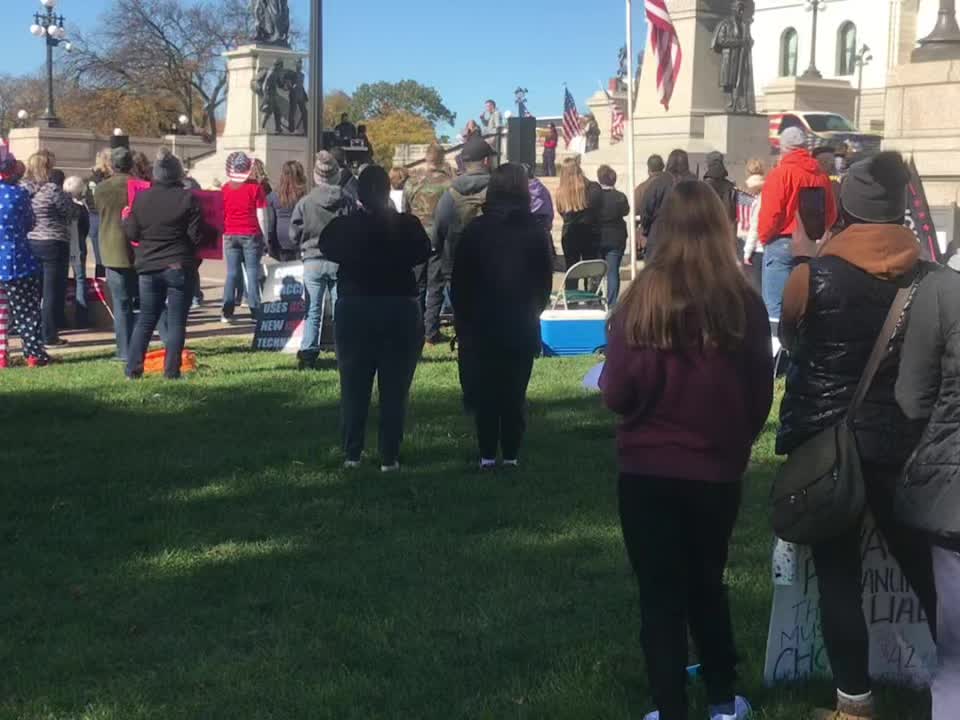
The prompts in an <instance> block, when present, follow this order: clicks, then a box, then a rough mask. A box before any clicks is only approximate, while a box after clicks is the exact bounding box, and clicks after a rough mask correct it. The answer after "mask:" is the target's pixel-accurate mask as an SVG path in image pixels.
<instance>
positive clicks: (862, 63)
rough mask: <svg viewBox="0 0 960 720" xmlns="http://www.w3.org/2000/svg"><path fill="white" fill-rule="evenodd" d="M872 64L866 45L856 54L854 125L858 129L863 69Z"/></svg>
mask: <svg viewBox="0 0 960 720" xmlns="http://www.w3.org/2000/svg"><path fill="white" fill-rule="evenodd" d="M871 62H873V55H871V54H870V47H869V46H868V45H866V44H864V46H863V47H862V48H860V51H859V52H858V53H857V60H856V63H857V118H856V125H857V128H858V129H859V127H860V110H861V109H862V108H863V69H864V68H865V67H866V66H867V65H869V64H870V63H871Z"/></svg>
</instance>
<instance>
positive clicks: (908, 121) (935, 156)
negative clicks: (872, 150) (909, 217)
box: [884, 0, 960, 243]
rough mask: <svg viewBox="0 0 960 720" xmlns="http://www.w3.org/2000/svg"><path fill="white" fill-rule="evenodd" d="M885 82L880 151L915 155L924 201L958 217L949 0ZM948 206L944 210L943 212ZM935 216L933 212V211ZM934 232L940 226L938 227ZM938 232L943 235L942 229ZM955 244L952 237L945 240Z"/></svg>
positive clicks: (959, 121)
mask: <svg viewBox="0 0 960 720" xmlns="http://www.w3.org/2000/svg"><path fill="white" fill-rule="evenodd" d="M910 46H911V47H910V48H909V49H910V50H911V53H909V54H908V53H906V52H904V53H901V54H900V57H901V58H904V59H906V58H908V57H909V60H907V61H906V62H903V63H902V64H900V65H896V66H894V67H893V68H891V70H890V72H889V75H888V79H887V102H886V117H885V130H884V149H889V150H899V151H900V152H902V153H903V154H904V155H905V156H907V157H911V156H912V157H913V159H914V161H915V162H916V164H917V169H918V170H919V171H920V175H921V177H922V178H923V184H924V187H925V189H926V191H927V200H928V201H929V203H930V205H931V206H940V207H939V208H938V209H939V210H940V211H941V212H946V213H947V214H948V215H949V214H950V213H952V214H953V217H954V218H955V219H956V218H957V210H956V206H957V203H958V202H960V115H958V114H957V109H958V108H960V29H958V27H957V21H956V9H955V5H954V2H953V0H941V3H940V12H939V15H938V20H937V26H936V28H935V30H934V32H933V33H932V34H931V35H930V36H928V37H926V38H924V39H923V40H921V41H920V43H919V47H918V48H916V49H914V48H913V43H912V42H911V43H910ZM944 208H946V210H944ZM934 214H935V215H936V214H937V211H936V210H935V212H934ZM938 231H940V226H939V225H938ZM941 232H942V231H941ZM945 240H946V241H947V242H952V243H957V242H958V241H960V238H958V237H957V236H956V233H955V234H954V236H953V237H947V238H945Z"/></svg>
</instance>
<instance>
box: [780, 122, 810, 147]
mask: <svg viewBox="0 0 960 720" xmlns="http://www.w3.org/2000/svg"><path fill="white" fill-rule="evenodd" d="M806 146H807V134H806V133H805V132H804V131H803V130H801V129H800V128H798V127H792V128H787V129H786V130H784V131H783V132H782V133H780V150H781V151H784V152H786V151H787V150H797V149H799V148H802V147H806Z"/></svg>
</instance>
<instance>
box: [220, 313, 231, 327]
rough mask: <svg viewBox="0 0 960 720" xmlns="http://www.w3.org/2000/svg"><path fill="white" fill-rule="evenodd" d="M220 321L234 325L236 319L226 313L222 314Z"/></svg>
mask: <svg viewBox="0 0 960 720" xmlns="http://www.w3.org/2000/svg"><path fill="white" fill-rule="evenodd" d="M220 322H221V323H222V324H223V325H233V323H234V320H233V318H232V317H227V316H226V315H221V316H220Z"/></svg>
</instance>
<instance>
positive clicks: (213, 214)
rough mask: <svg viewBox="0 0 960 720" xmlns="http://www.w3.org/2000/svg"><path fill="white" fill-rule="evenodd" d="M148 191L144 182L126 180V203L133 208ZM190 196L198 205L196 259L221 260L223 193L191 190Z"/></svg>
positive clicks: (146, 183) (148, 185)
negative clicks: (138, 196) (199, 217)
mask: <svg viewBox="0 0 960 720" xmlns="http://www.w3.org/2000/svg"><path fill="white" fill-rule="evenodd" d="M149 189H150V183H148V182H147V181H145V180H136V179H134V178H131V179H129V180H127V202H128V203H129V206H130V207H133V201H134V200H135V199H136V197H137V195H139V194H140V193H142V192H143V191H145V190H149ZM190 192H191V194H192V195H193V196H194V197H195V198H197V201H198V202H199V203H200V215H201V216H202V218H203V222H202V223H201V225H200V244H199V245H198V246H197V257H198V258H200V259H201V260H222V259H223V193H220V192H217V191H214V190H191V191H190Z"/></svg>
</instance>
